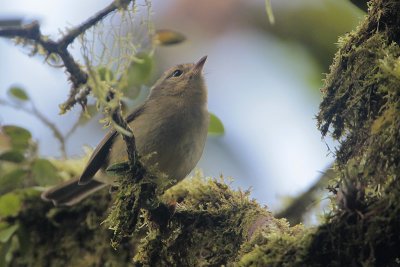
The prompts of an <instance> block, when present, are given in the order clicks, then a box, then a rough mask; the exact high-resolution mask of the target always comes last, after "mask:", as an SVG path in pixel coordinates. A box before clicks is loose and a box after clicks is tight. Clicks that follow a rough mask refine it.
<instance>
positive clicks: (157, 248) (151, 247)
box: [135, 175, 279, 266]
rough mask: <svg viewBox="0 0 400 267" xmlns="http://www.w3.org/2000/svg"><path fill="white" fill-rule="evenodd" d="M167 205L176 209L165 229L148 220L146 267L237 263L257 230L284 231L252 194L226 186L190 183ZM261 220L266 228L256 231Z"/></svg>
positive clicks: (172, 193)
mask: <svg viewBox="0 0 400 267" xmlns="http://www.w3.org/2000/svg"><path fill="white" fill-rule="evenodd" d="M162 199H163V201H165V202H166V203H170V204H174V206H175V211H174V215H173V216H172V218H171V219H170V221H169V223H168V225H167V227H166V228H165V229H160V228H159V227H157V226H155V225H154V224H153V223H152V222H151V218H150V217H149V216H148V214H146V215H145V217H146V218H145V221H146V222H145V223H146V224H147V226H148V228H149V232H148V234H147V236H146V238H144V239H142V241H141V242H140V245H139V251H138V253H137V254H136V256H135V260H136V261H137V262H140V263H141V264H144V265H146V266H219V265H223V264H226V263H227V262H229V261H234V259H235V258H236V256H237V254H238V252H239V250H240V249H241V245H242V244H243V242H244V241H246V240H248V239H249V238H251V237H252V235H253V234H254V231H253V229H252V227H255V228H258V226H259V227H260V228H261V226H265V225H268V226H271V228H273V226H274V227H277V225H279V223H278V222H279V220H277V219H274V218H273V217H272V215H271V214H270V213H269V212H268V211H267V210H265V209H264V208H262V207H260V206H259V205H258V204H257V203H256V202H255V201H253V200H250V199H249V196H248V192H242V191H240V190H239V191H233V190H231V189H230V188H229V186H228V185H227V184H225V182H224V181H223V180H221V181H216V180H213V179H203V178H200V177H199V175H197V176H196V177H194V178H190V179H188V178H187V179H185V180H184V181H182V182H180V183H179V184H178V185H176V186H174V187H172V188H171V189H169V190H168V191H167V192H166V193H165V194H164V196H163V198H162ZM258 218H263V223H262V225H255V224H259V222H258V221H257V219H258ZM272 225H273V226H272Z"/></svg>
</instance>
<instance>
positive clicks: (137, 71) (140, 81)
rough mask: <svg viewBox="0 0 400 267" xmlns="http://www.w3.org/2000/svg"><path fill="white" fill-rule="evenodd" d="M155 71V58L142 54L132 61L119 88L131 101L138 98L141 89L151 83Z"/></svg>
mask: <svg viewBox="0 0 400 267" xmlns="http://www.w3.org/2000/svg"><path fill="white" fill-rule="evenodd" d="M152 70H153V57H152V56H150V55H148V54H145V53H142V54H138V55H137V59H136V60H135V61H132V63H131V64H130V66H129V67H128V69H127V70H126V72H125V73H124V74H123V75H122V76H121V79H120V80H119V82H118V88H119V89H120V90H122V91H124V94H125V95H126V96H128V97H129V98H131V99H135V98H136V97H138V95H139V93H140V87H141V86H142V85H144V84H146V83H148V82H149V80H150V77H151V73H152Z"/></svg>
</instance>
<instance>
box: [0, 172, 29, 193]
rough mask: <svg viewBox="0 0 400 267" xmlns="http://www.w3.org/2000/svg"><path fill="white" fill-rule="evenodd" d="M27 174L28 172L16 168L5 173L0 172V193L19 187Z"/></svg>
mask: <svg viewBox="0 0 400 267" xmlns="http://www.w3.org/2000/svg"><path fill="white" fill-rule="evenodd" d="M27 174H28V172H27V171H25V170H22V169H16V170H13V171H11V172H8V173H5V174H3V173H2V174H1V175H0V195H2V194H5V193H8V192H10V191H12V190H14V189H17V188H20V187H21V184H22V182H23V181H24V179H25V178H26V177H27Z"/></svg>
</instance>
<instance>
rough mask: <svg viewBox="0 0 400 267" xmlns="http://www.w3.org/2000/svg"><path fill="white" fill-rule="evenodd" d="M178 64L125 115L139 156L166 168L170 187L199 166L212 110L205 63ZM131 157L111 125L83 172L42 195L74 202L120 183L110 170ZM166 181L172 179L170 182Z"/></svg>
mask: <svg viewBox="0 0 400 267" xmlns="http://www.w3.org/2000/svg"><path fill="white" fill-rule="evenodd" d="M206 60H207V56H204V57H202V58H201V59H200V60H199V61H198V62H197V63H187V64H179V65H176V66H174V67H172V68H170V69H168V70H166V71H165V72H164V73H163V74H162V75H161V77H160V78H159V79H158V80H157V81H156V82H155V84H154V85H153V86H152V88H151V90H150V94H149V96H148V98H147V100H146V101H145V102H144V103H143V104H141V105H140V106H138V107H137V108H136V109H135V110H134V111H133V112H131V113H130V114H129V115H128V116H127V117H126V121H127V123H128V124H129V126H130V127H131V129H132V131H133V134H134V137H135V140H136V149H137V153H138V155H139V156H140V157H141V160H142V163H143V165H144V167H145V168H149V167H153V168H156V170H157V171H158V172H160V173H162V174H163V175H164V176H165V177H166V178H165V179H169V181H174V182H172V183H170V184H171V186H172V185H173V184H175V183H177V182H179V181H181V180H182V179H184V178H185V177H186V176H187V175H188V174H189V173H190V172H191V171H192V170H193V169H194V168H195V166H196V165H197V162H198V161H199V160H200V157H201V155H202V153H203V150H204V146H205V143H206V139H207V132H208V123H209V113H208V109H207V86H206V83H205V79H204V75H203V67H204V64H205V62H206ZM126 161H128V154H127V151H126V144H125V142H124V141H123V138H122V135H121V134H120V133H119V132H117V131H116V130H115V129H112V130H110V131H109V132H108V133H107V134H106V135H105V137H104V138H103V139H102V140H101V142H100V143H99V144H98V145H97V147H96V148H95V149H94V151H93V153H92V155H91V157H90V158H89V161H88V163H87V165H86V167H85V168H84V170H83V172H82V173H81V175H80V176H78V177H75V178H73V179H71V180H69V181H66V182H64V183H61V184H59V185H56V186H54V187H52V188H50V189H48V190H46V191H44V192H43V193H42V194H41V198H42V199H43V200H45V201H51V202H53V203H54V205H56V206H72V205H75V204H77V203H79V202H80V201H81V200H83V199H85V198H86V197H88V196H89V195H91V194H92V193H94V192H96V191H98V190H100V189H102V188H104V187H106V186H107V185H113V184H115V183H116V179H118V178H116V177H111V176H109V175H107V173H106V170H107V168H108V167H109V166H112V165H113V164H117V163H122V162H126ZM169 181H168V182H169Z"/></svg>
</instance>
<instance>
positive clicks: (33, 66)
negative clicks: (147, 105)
mask: <svg viewBox="0 0 400 267" xmlns="http://www.w3.org/2000/svg"><path fill="white" fill-rule="evenodd" d="M271 2H272V9H273V12H274V16H275V24H274V25H270V24H269V22H268V18H267V15H266V11H265V1H263V0H251V1H249V0H219V1H214V0H202V1H195V0H190V1H188V0H174V1H172V0H171V1H161V0H154V1H152V4H151V5H152V21H153V23H154V27H155V28H156V29H165V28H166V29H172V30H176V31H178V32H181V33H183V34H184V35H185V36H186V38H187V39H186V41H185V42H183V43H181V44H178V45H175V46H168V47H159V48H157V49H156V53H155V66H154V68H155V69H154V71H153V74H154V78H153V79H155V78H156V77H157V76H158V75H159V74H160V72H162V71H163V70H164V69H165V68H167V67H169V66H171V65H175V64H177V63H183V62H194V61H196V60H198V59H199V58H200V57H202V56H203V55H208V60H207V63H206V66H205V73H206V80H207V84H208V89H209V110H210V111H211V112H213V113H214V114H216V115H217V116H218V117H219V118H220V119H221V120H222V122H223V124H224V127H225V134H224V135H223V136H210V137H209V139H208V141H207V145H206V148H205V152H204V154H203V157H202V159H201V160H200V162H199V164H198V167H199V168H200V169H201V170H202V171H203V173H204V174H205V175H206V176H214V177H218V176H220V175H223V176H224V177H232V178H233V179H234V181H233V185H234V186H236V187H241V188H243V189H247V188H251V190H252V193H251V196H252V197H254V198H256V199H257V200H258V201H259V202H260V203H262V204H265V205H267V206H269V207H270V208H271V209H272V210H275V211H276V210H279V209H280V208H281V207H282V205H284V201H283V199H284V198H285V197H287V196H295V195H296V194H299V193H301V192H303V191H304V190H306V189H307V188H308V187H309V186H310V185H312V184H313V183H314V182H315V181H316V180H317V179H318V177H319V176H320V174H321V172H323V171H324V170H325V168H326V167H327V166H328V165H329V164H330V163H331V162H332V161H333V157H332V156H331V155H330V152H329V150H328V147H330V148H331V150H333V151H334V147H335V143H334V142H333V141H332V140H329V139H324V140H323V139H321V135H320V133H319V132H318V130H317V128H316V121H315V119H314V117H315V115H316V113H317V111H318V105H319V102H320V100H321V93H320V91H319V89H320V88H321V86H322V84H323V78H324V74H323V73H326V72H328V69H329V64H330V63H331V61H332V58H333V56H334V53H335V50H336V45H335V43H336V42H337V40H338V36H340V35H342V34H344V33H346V32H348V31H350V30H351V29H353V28H354V27H356V25H357V24H358V21H359V20H360V19H362V17H363V15H364V14H363V12H362V11H361V10H359V9H358V8H357V7H355V6H353V5H352V4H351V3H350V2H349V1H347V0H301V1H300V0H296V1H294V0H275V1H274V0H272V1H271ZM109 3H110V1H109V0H86V1H76V0H72V1H71V0H68V1H67V0H58V1H43V0H14V1H1V2H0V19H8V18H11V19H12V18H23V19H24V20H26V21H31V20H39V21H40V23H41V27H42V32H43V33H45V34H49V35H50V36H52V37H54V38H57V36H59V35H58V34H59V30H64V29H66V28H68V27H71V26H74V25H77V24H79V23H80V22H82V21H83V20H85V19H86V18H88V17H89V16H90V15H92V14H93V13H95V12H96V11H98V10H99V9H101V8H103V7H104V6H106V5H107V4H109ZM137 5H138V9H139V10H140V8H141V7H143V8H144V6H145V3H143V1H137ZM139 12H140V11H139ZM138 23H139V20H138ZM74 47H75V49H74V51H73V52H74V55H76V56H78V57H79V55H80V50H79V43H76V44H75V45H74ZM28 53H29V51H28V50H27V49H24V48H22V47H20V46H18V47H17V46H15V45H14V43H13V42H12V41H10V40H5V39H0V59H1V60H0V98H7V90H8V89H9V88H10V87H11V86H15V85H17V86H21V87H23V88H25V89H26V91H27V92H28V93H29V95H30V97H31V98H32V99H33V101H34V102H35V104H36V106H37V108H38V109H39V110H40V111H41V112H42V113H44V114H46V116H47V117H48V118H49V120H51V121H52V122H54V124H56V125H57V126H58V127H59V128H60V129H61V131H63V132H67V131H68V130H69V129H70V127H71V126H72V125H73V124H74V122H75V121H76V120H77V119H78V117H79V114H80V107H78V106H77V107H75V108H74V109H73V110H72V111H71V112H69V113H67V114H66V115H59V108H58V105H59V104H60V103H62V102H63V101H65V100H66V98H67V96H68V92H69V84H68V82H67V76H66V75H65V73H64V71H63V69H59V68H58V69H57V68H51V67H49V66H48V65H47V64H44V63H43V57H40V56H35V57H33V58H31V57H29V56H28ZM146 92H148V91H147V90H145V89H144V90H143V92H142V94H144V95H145V94H146ZM0 124H1V125H4V124H16V125H20V126H23V127H25V128H27V129H29V130H30V131H31V132H32V134H33V137H34V138H35V139H36V140H37V141H38V142H39V151H40V153H41V155H44V156H49V157H59V156H60V150H59V143H58V142H57V140H56V139H55V138H54V136H53V133H52V132H51V131H50V130H49V129H48V128H47V127H45V126H44V125H43V124H42V123H41V122H40V121H39V120H38V119H37V118H35V117H34V116H32V115H31V114H27V113H26V112H23V111H21V110H16V109H13V108H10V107H6V106H1V105H0ZM103 135H104V130H103V129H102V126H101V124H99V123H98V121H97V120H92V121H91V122H90V123H88V124H86V125H85V126H84V127H80V128H79V129H78V130H77V131H76V132H75V133H74V134H73V136H72V137H71V138H70V139H69V140H68V143H67V152H68V155H69V156H71V157H79V156H80V155H82V154H83V150H82V147H83V145H89V146H95V145H96V144H97V143H98V142H99V141H100V139H101V138H102V136H103Z"/></svg>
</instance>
